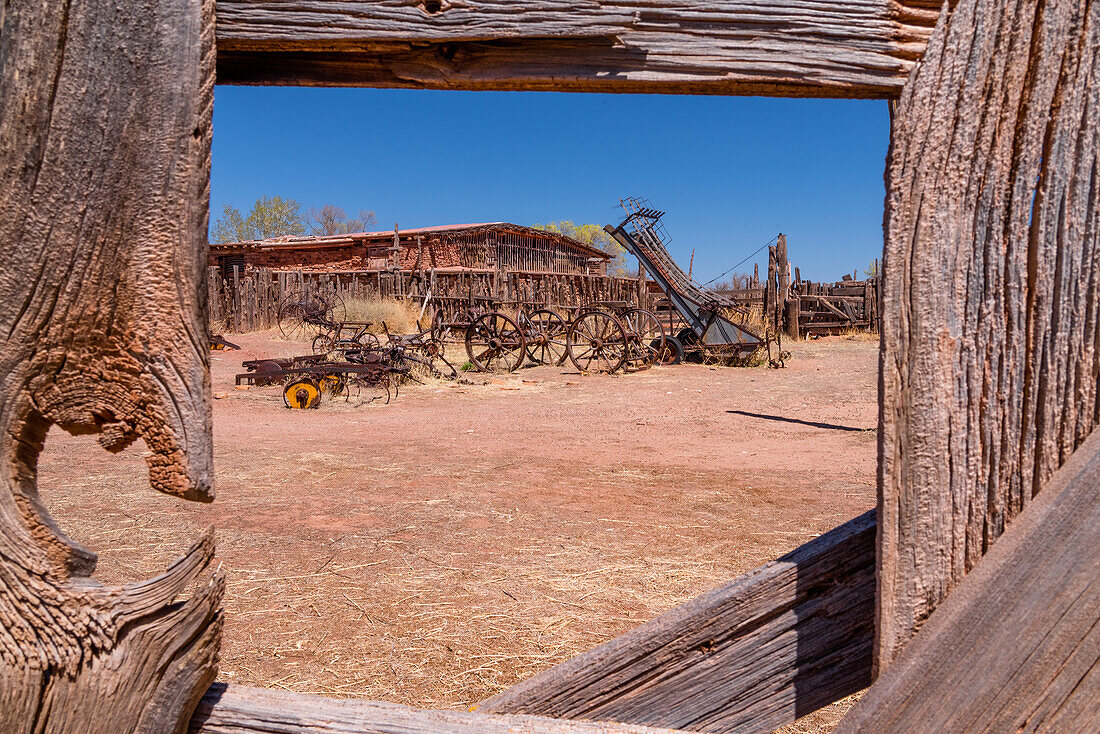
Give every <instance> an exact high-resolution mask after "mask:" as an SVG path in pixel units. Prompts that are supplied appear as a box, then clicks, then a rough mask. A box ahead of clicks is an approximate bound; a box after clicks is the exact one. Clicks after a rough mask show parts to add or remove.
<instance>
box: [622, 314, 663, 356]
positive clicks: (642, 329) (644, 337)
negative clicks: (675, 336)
mask: <svg viewBox="0 0 1100 734" xmlns="http://www.w3.org/2000/svg"><path fill="white" fill-rule="evenodd" d="M620 319H621V320H622V322H623V326H625V327H626V340H627V356H626V363H627V368H628V369H633V370H644V369H648V368H649V367H652V366H653V365H655V364H660V363H661V358H662V356H663V355H664V353H665V327H664V326H662V325H661V320H660V319H658V318H657V314H655V313H653V312H652V311H647V310H646V309H644V308H632V309H630V310H628V311H625V312H624V313H623V314H622V315H621V316H620Z"/></svg>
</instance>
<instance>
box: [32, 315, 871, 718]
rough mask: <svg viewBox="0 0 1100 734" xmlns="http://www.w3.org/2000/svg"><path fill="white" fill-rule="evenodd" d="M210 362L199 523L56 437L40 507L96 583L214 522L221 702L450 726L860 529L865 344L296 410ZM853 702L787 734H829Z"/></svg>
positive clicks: (80, 446)
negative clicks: (303, 700) (275, 692)
mask: <svg viewBox="0 0 1100 734" xmlns="http://www.w3.org/2000/svg"><path fill="white" fill-rule="evenodd" d="M235 340H236V341H238V342H239V343H241V344H242V346H243V347H244V349H243V350H242V351H240V352H215V353H213V355H212V373H213V381H214V392H215V394H216V395H219V396H223V397H221V398H220V399H216V400H215V401H214V450H215V458H216V466H217V474H216V484H217V500H216V501H215V502H214V503H213V504H211V505H196V504H190V503H185V502H182V501H178V500H175V499H173V498H169V497H163V496H159V495H156V494H154V493H153V492H152V491H151V490H149V489H148V483H147V481H146V476H145V467H144V461H143V459H142V456H143V453H142V449H140V448H138V449H134V450H130V451H127V452H125V453H123V454H121V455H119V456H111V455H109V454H107V453H105V452H104V451H103V450H101V449H100V448H99V447H98V446H97V444H96V443H95V442H94V440H93V439H91V438H88V437H80V438H74V437H71V436H68V435H66V434H63V433H60V432H57V431H56V430H55V431H54V432H51V434H50V437H49V440H48V441H47V445H46V450H45V452H44V454H43V456H42V458H41V460H40V487H41V491H42V497H43V500H44V502H45V503H46V506H47V507H48V508H50V511H51V512H52V513H53V514H54V516H55V518H56V519H57V521H58V523H59V525H60V526H61V527H62V528H63V529H64V530H65V531H66V532H68V533H69V534H70V535H71V536H72V537H73V538H74V539H76V540H78V541H80V542H83V543H84V544H86V545H87V546H88V547H90V548H91V549H92V550H94V551H96V552H97V553H98V554H99V557H100V562H99V567H98V570H97V573H96V576H97V578H99V579H100V580H102V581H103V582H105V583H111V584H114V583H119V582H124V581H132V580H136V579H139V578H144V577H147V576H151V575H154V574H155V573H157V572H158V571H160V570H161V569H162V568H163V567H164V566H166V565H167V564H168V563H169V562H170V561H171V560H172V559H174V558H175V557H177V556H178V555H179V554H180V553H181V551H182V550H183V549H185V548H186V547H187V546H188V545H189V544H190V542H191V541H192V540H193V539H194V538H195V537H196V536H197V535H198V534H199V532H200V531H201V530H202V528H204V527H206V526H208V525H213V526H214V527H215V528H216V532H217V542H218V551H217V558H218V561H220V563H221V564H222V565H223V568H224V569H225V571H226V573H227V578H228V591H227V595H226V600H225V607H226V613H227V615H226V625H225V641H224V646H223V651H222V662H221V673H220V677H221V678H222V679H223V680H227V681H231V682H237V683H246V684H250V685H257V686H267V687H280V688H286V689H290V690H294V691H302V692H311V693H320V694H325V695H330V696H354V697H363V698H370V699H378V700H387V701H395V702H399V703H406V704H411V705H416V706H422V707H434V708H460V709H461V708H466V707H468V706H470V705H472V704H474V703H476V702H477V701H479V700H481V699H484V698H485V697H487V696H489V695H491V694H493V693H496V692H498V691H500V690H502V689H504V688H506V687H508V686H510V685H512V684H514V683H516V682H517V681H520V680H522V679H524V678H526V677H528V676H530V675H532V674H533V673H535V672H537V671H540V670H543V669H545V668H548V667H550V666H552V665H554V664H555V663H558V662H561V661H563V660H565V659H567V658H569V657H571V656H572V655H575V654H577V653H579V652H582V651H584V650H585V649H587V648H590V647H592V646H593V645H596V644H599V643H601V642H604V641H606V640H608V639H610V638H612V637H614V636H616V635H618V634H620V633H622V632H624V631H626V630H627V629H630V628H631V627H633V626H635V625H637V624H639V623H641V622H643V621H645V620H647V619H650V618H652V617H654V616H656V615H658V614H660V613H661V612H664V611H666V610H668V609H669V608H671V607H673V606H675V605H677V604H679V603H681V602H683V601H686V600H688V599H690V598H691V597H693V596H696V595H698V594H700V593H702V592H704V591H706V590H708V589H710V588H712V587H713V586H716V585H717V584H719V583H722V582H725V581H727V580H729V579H730V578H733V577H734V576H736V575H738V574H741V573H743V572H745V571H748V570H750V569H752V568H754V567H756V566H759V565H760V564H762V563H764V562H766V561H768V560H771V559H773V558H775V557H777V556H779V555H781V554H783V553H785V552H787V551H789V550H791V549H792V548H795V547H796V546H798V545H800V544H801V543H803V542H805V541H806V540H809V539H810V538H812V537H813V536H815V535H818V534H820V533H822V532H824V531H826V530H828V529H830V528H832V527H834V526H836V525H838V524H840V523H842V522H844V521H846V520H849V519H851V518H852V517H855V516H856V515H858V514H860V513H862V512H864V511H865V510H867V509H869V508H871V507H873V505H874V502H875V491H874V477H875V441H876V436H875V431H874V426H875V423H876V394H877V386H876V374H877V341H876V340H871V339H868V338H866V337H832V338H828V339H822V340H818V341H813V342H803V343H796V344H795V345H794V346H793V349H792V351H793V353H794V358H793V359H792V360H791V361H790V362H789V366H788V367H787V369H784V370H769V369H764V368H752V369H746V368H711V367H706V366H701V365H682V366H678V367H668V368H660V369H653V370H650V371H648V372H643V373H638V374H631V375H623V376H614V377H609V376H603V375H595V376H581V375H579V374H577V373H576V372H571V371H570V370H567V369H563V368H550V367H540V368H532V369H524V370H521V371H520V372H518V373H515V374H513V375H511V376H508V377H504V378H494V379H489V378H485V379H484V380H483V381H484V382H485V383H486V384H478V385H454V384H448V383H432V384H427V385H421V386H410V387H407V388H403V390H402V393H401V395H400V397H398V398H397V399H396V400H395V401H394V402H393V403H391V404H390V405H386V406H365V407H364V406H359V407H357V406H354V405H347V404H337V403H330V404H326V405H324V406H322V408H321V409H319V410H316V411H304V412H297V411H293V412H292V411H289V410H287V409H285V408H284V407H283V403H282V399H281V395H280V393H279V391H278V389H277V388H253V389H250V390H236V389H234V388H233V375H234V373H236V372H238V371H240V362H241V360H242V359H252V358H256V357H261V356H268V355H272V354H289V353H293V352H295V351H296V348H295V347H294V345H288V344H286V343H285V342H280V341H277V340H275V339H274V338H273V337H272V336H271V335H265V334H252V335H244V336H239V337H236V338H235ZM845 707H846V704H843V703H842V704H838V705H834V706H833V707H830V708H829V709H826V710H824V711H823V712H819V713H817V714H814V715H811V716H810V717H807V718H806V719H804V720H803V721H801V722H799V723H798V724H796V725H794V726H793V727H790V731H792V732H793V731H799V732H811V731H824V730H827V729H829V728H830V727H831V725H832V724H833V723H835V721H836V720H837V718H838V717H839V715H840V714H841V713H842V712H843V710H844V708H845Z"/></svg>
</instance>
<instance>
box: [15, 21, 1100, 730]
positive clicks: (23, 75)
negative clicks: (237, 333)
mask: <svg viewBox="0 0 1100 734" xmlns="http://www.w3.org/2000/svg"><path fill="white" fill-rule="evenodd" d="M939 7H940V3H938V2H934V1H933V0H823V1H822V2H815V3H807V2H804V1H803V0H777V1H776V2H763V1H758V0H729V1H728V2H718V3H715V2H701V1H697V0H682V1H676V2H673V1H672V0H668V1H667V2H666V1H665V0H657V1H656V2H654V1H652V0H646V1H645V2H639V1H634V0H617V1H615V2H588V1H586V0H539V1H537V2H529V3H497V2H488V1H486V2H479V1H473V0H471V1H470V2H461V3H460V2H452V1H451V0H424V1H423V2H419V3H414V2H389V1H388V0H387V1H385V2H366V1H363V0H360V1H358V2H356V1H354V0H353V1H351V2H325V1H324V0H315V1H312V2H310V1H308V0H304V1H303V2H300V3H284V2H278V1H277V0H221V2H219V3H218V7H217V24H216V25H215V20H214V17H215V13H214V10H215V8H214V3H213V2H212V0H205V1H204V0H132V1H131V2H118V1H116V0H111V2H107V1H106V0H88V1H87V2H80V3H69V2H45V1H41V2H33V1H29V2H17V3H7V4H5V5H4V6H3V10H2V11H0V34H2V36H0V71H2V73H0V109H3V110H4V111H5V114H4V115H3V116H0V180H2V182H3V186H2V187H0V242H3V247H4V253H5V255H6V258H5V266H6V267H5V274H4V276H3V277H2V278H0V295H2V298H0V323H2V326H3V334H4V342H3V348H2V349H0V361H2V368H3V369H2V371H0V374H2V376H3V381H2V388H0V389H2V390H3V400H2V401H0V422H2V427H3V429H4V430H3V434H2V435H3V439H2V440H0V451H2V452H3V457H4V458H3V461H2V462H0V476H2V481H3V485H4V489H3V492H0V553H2V556H0V559H2V560H0V621H2V624H0V692H2V693H0V698H2V700H3V703H4V705H3V707H2V708H0V728H3V729H4V730H5V731H15V732H22V731H28V732H29V731H44V732H54V731H58V732H60V731H89V732H91V731H102V732H126V731H150V732H153V731H155V732H161V731H184V730H186V729H187V728H188V727H190V728H191V730H192V731H209V732H214V731H217V732H227V731H244V730H247V731H253V732H255V731H282V732H286V731H300V730H301V731H304V730H306V729H310V730H313V731H317V730H326V729H327V730H329V731H378V730H385V731H393V730H398V729H399V730H401V731H440V730H447V731H504V730H512V731H514V730H517V729H518V730H527V731H546V732H566V731H631V730H632V729H631V727H630V724H633V723H644V724H653V725H672V726H681V727H685V728H692V729H699V730H723V731H730V730H737V731H765V730H767V729H769V728H773V727H775V726H778V725H780V724H783V723H785V722H788V721H791V720H793V719H794V718H796V717H797V716H799V715H802V714H805V713H808V712H809V711H810V710H812V709H813V708H815V707H817V706H820V705H823V704H825V703H827V702H828V701H829V700H832V699H833V698H835V697H836V696H839V695H843V694H844V693H845V692H846V691H851V690H854V689H855V688H856V687H858V686H862V685H864V684H866V682H867V681H868V680H870V679H871V677H872V675H873V674H874V675H877V676H878V678H877V681H876V682H875V683H874V684H873V685H872V686H871V688H870V690H869V691H868V692H867V694H866V695H865V696H864V697H863V698H862V700H861V701H860V702H859V704H858V705H857V706H856V707H855V708H854V709H853V710H852V712H851V713H850V714H849V715H848V717H847V718H846V720H845V722H844V723H843V724H842V725H841V729H842V731H846V732H850V731H912V730H914V729H918V728H919V729H923V730H929V731H945V730H951V731H983V730H988V729H998V730H1012V731H1024V730H1049V731H1084V730H1092V729H1095V728H1096V725H1097V718H1098V716H1100V714H1098V708H1100V707H1098V705H1097V701H1098V698H1100V675H1098V663H1097V661H1098V660H1100V635H1097V634H1096V632H1095V630H1096V629H1097V628H1098V625H1097V622H1098V619H1097V617H1098V614H1100V612H1098V610H1100V583H1098V581H1097V579H1098V574H1097V572H1096V570H1097V564H1098V553H1100V551H1098V549H1100V544H1098V543H1097V540H1100V538H1097V537H1096V536H1097V534H1098V529H1100V499H1098V495H1097V493H1096V491H1095V487H1096V482H1097V481H1098V478H1100V475H1098V472H1100V469H1098V468H1097V467H1098V464H1097V462H1098V461H1100V445H1098V443H1097V441H1098V440H1100V439H1098V438H1095V437H1090V433H1091V432H1092V429H1093V427H1094V426H1095V423H1096V420H1097V412H1098V411H1097V408H1096V406H1097V404H1098V395H1097V389H1096V388H1097V375H1098V374H1100V365H1098V359H1100V352H1098V350H1097V349H1096V346H1095V345H1096V344H1097V343H1100V318H1098V313H1100V311H1098V307H1100V298H1098V290H1100V268H1097V267H1096V266H1095V263H1096V259H1097V254H1098V252H1097V249H1098V248H1097V245H1098V221H1100V214H1098V212H1100V186H1097V185H1096V171H1097V170H1100V161H1098V157H1100V156H1098V152H1097V151H1098V143H1100V140H1098V138H1100V127H1098V125H1097V114H1100V113H1098V111H1100V79H1098V78H1097V77H1098V76H1100V55H1098V50H1100V3H1094V2H1091V0H1046V1H1045V2H1039V1H1038V0H956V1H955V2H950V3H944V4H943V11H942V13H941V12H940V11H939V10H938V8H939ZM215 66H216V68H217V74H218V78H219V81H221V82H223V83H249V84H332V85H374V86H387V87H394V86H399V87H431V88H439V89H544V90H557V91H615V92H662V93H707V94H773V95H789V96H828V97H871V98H880V99H889V100H891V105H892V106H891V109H892V110H893V112H894V119H893V132H892V144H891V150H890V155H889V160H888V167H887V177H886V184H887V200H886V201H887V209H886V222H885V260H884V282H883V289H882V304H881V305H882V314H883V315H882V334H883V337H882V343H883V354H882V376H881V386H882V388H881V406H882V409H881V416H880V422H879V432H880V458H879V463H880V468H879V476H880V480H879V482H880V486H879V498H880V499H879V505H878V508H877V511H876V517H875V522H874V523H873V526H874V529H873V530H872V529H871V524H870V518H865V519H863V520H856V521H853V523H855V524H849V525H846V526H843V527H842V528H839V529H838V530H836V531H833V533H830V534H828V535H826V536H824V537H823V538H821V539H819V540H818V541H814V542H813V543H811V544H809V545H808V546H806V547H804V548H802V549H800V550H799V551H796V552H795V553H794V554H792V555H791V556H788V557H786V558H784V559H780V560H779V561H776V562H774V563H773V564H769V565H768V566H765V567H763V568H761V569H759V570H757V571H754V572H752V573H750V574H748V575H746V576H745V577H742V578H741V579H738V580H736V581H734V582H732V584H731V585H730V586H727V587H722V588H721V589H717V590H715V591H713V592H711V593H709V594H707V595H704V597H701V598H700V599H698V600H696V601H695V602H692V603H690V604H689V605H688V606H687V607H685V608H683V609H681V610H678V611H676V612H674V613H672V614H671V616H666V617H662V618H661V619H660V620H656V621H655V622H653V623H651V624H650V625H646V626H644V627H643V628H640V629H639V630H637V631H635V633H632V634H631V635H628V636H627V637H626V638H622V639H620V640H617V641H613V642H612V643H609V645H610V647H608V646H605V647H603V648H600V649H598V650H597V651H594V652H593V653H592V654H589V655H588V656H582V659H580V660H579V661H574V662H572V663H566V664H565V665H564V666H562V667H560V668H558V669H556V670H555V671H551V672H550V673H548V674H546V675H545V676H540V677H539V678H538V679H537V680H534V681H532V682H529V683H528V684H527V685H526V688H524V687H522V686H521V689H518V690H517V691H514V692H512V693H511V694H505V695H503V696H502V697H498V698H497V699H495V700H494V701H491V702H487V703H486V704H485V707H484V708H485V710H486V711H493V712H515V711H526V712H534V711H541V712H546V713H550V714H551V715H553V716H574V715H577V716H597V717H607V718H610V719H613V720H615V721H617V722H625V723H618V724H606V725H594V724H590V723H585V722H580V721H571V720H567V719H554V718H538V719H523V718H515V717H514V715H513V714H511V713H507V714H496V713H482V712H475V713H447V712H423V711H416V710H412V709H407V708H404V707H394V706H386V705H380V704H362V703H360V704H353V703H345V702H338V701H329V700H327V699H321V698H315V697H308V696H296V695H288V694H285V693H278V692H266V691H260V690H257V689H240V688H236V687H233V686H225V685H222V684H217V683H215V684H213V685H211V684H212V681H213V680H214V678H215V675H216V669H217V668H216V665H217V655H218V648H219V644H220V634H221V620H222V614H223V613H222V611H221V598H222V596H223V595H224V593H225V583H224V577H223V575H222V574H221V573H220V572H218V571H211V570H210V563H211V561H212V559H213V556H214V543H213V540H212V536H211V535H210V534H207V535H206V536H204V537H203V538H201V539H199V540H198V541H197V542H196V544H195V545H194V547H193V548H192V549H191V550H190V551H189V552H188V553H187V554H186V555H185V556H184V558H182V559H181V560H180V561H178V562H177V563H176V564H174V565H173V566H171V567H170V568H169V569H167V570H166V572H165V574H163V575H162V576H159V577H157V578H155V579H150V580H148V581H145V582H141V583H137V584H132V585H129V586H125V587H119V588H106V587H100V586H97V585H96V584H95V583H94V582H92V581H91V579H90V575H91V573H92V570H93V568H94V555H93V554H91V553H90V551H87V550H86V549H84V548H82V547H80V546H79V545H77V544H75V543H73V542H72V541H71V540H69V539H68V538H67V537H65V536H64V534H63V533H61V531H60V530H58V528H57V527H56V526H55V525H54V523H53V522H52V521H51V520H50V518H49V516H48V513H47V512H46V510H45V509H44V508H43V507H42V505H41V504H40V502H39V500H38V494H37V489H36V467H37V457H38V455H39V452H40V451H41V448H42V444H43V441H44V439H45V435H46V432H47V430H48V429H49V427H50V426H52V425H57V426H60V427H61V428H63V429H65V430H68V431H71V432H74V433H97V434H98V435H99V437H100V442H101V444H102V445H103V446H104V447H105V448H106V449H108V450H111V451H118V450H121V449H123V448H125V447H126V446H128V445H130V444H131V443H133V442H134V441H136V440H137V439H139V438H140V439H142V440H143V441H144V442H145V444H146V445H147V446H148V447H149V449H150V452H151V455H150V458H149V478H150V485H151V487H152V488H153V489H155V490H158V491H161V492H165V493H168V494H172V495H176V496H178V497H180V498H182V499H185V500H196V501H211V500H213V488H212V479H211V478H212V476H213V471H212V453H213V452H212V442H211V434H210V424H209V416H210V383H209V376H208V370H207V359H208V356H207V354H206V339H205V326H206V325H205V317H206V293H205V290H204V288H205V286H204V276H205V272H204V269H205V267H206V247H205V231H206V224H207V217H208V190H209V165H210V140H211V135H212V129H211V110H212V102H213V96H212V88H213V82H214V74H215ZM871 532H874V534H875V547H876V555H875V566H874V584H873V585H872V584H871V583H870V581H869V576H868V571H867V563H868V561H869V553H868V545H867V544H868V542H869V541H868V538H869V534H870V533H871ZM838 548H839V549H840V550H838ZM845 549H847V550H845ZM181 595H186V596H185V598H183V599H182V600H177V597H180V596H181ZM941 604H942V607H941ZM853 645H855V646H856V647H855V649H853V647H852V646H853ZM868 645H869V646H870V647H871V650H872V651H871V654H869V655H868V654H866V652H865V651H866V649H867V646H868ZM611 659H615V660H618V661H620V662H621V663H622V664H621V665H616V666H613V667H611V668H609V667H606V665H605V663H604V662H603V661H607V660H611ZM601 665H602V666H604V667H600V666H601ZM200 701H201V704H200ZM196 707H197V708H196ZM192 714H194V718H192ZM311 727H312V728H311Z"/></svg>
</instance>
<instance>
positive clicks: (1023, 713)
mask: <svg viewBox="0 0 1100 734" xmlns="http://www.w3.org/2000/svg"><path fill="white" fill-rule="evenodd" d="M1098 488H1100V433H1097V432H1093V434H1092V436H1091V437H1090V438H1088V439H1087V440H1086V441H1085V442H1084V443H1083V444H1081V447H1080V448H1078V449H1077V451H1076V452H1075V453H1074V454H1073V456H1072V457H1071V458H1070V459H1069V461H1067V462H1066V464H1065V465H1064V466H1063V467H1062V468H1061V469H1060V470H1058V471H1057V472H1056V473H1055V474H1054V476H1053V477H1051V479H1050V480H1049V481H1048V482H1047V483H1046V484H1045V485H1044V487H1043V491H1042V492H1041V493H1040V494H1039V495H1038V496H1037V497H1036V498H1035V499H1034V500H1033V501H1032V502H1030V503H1029V504H1028V506H1027V507H1026V508H1025V509H1024V511H1023V512H1022V513H1021V514H1020V516H1019V517H1018V518H1017V519H1016V520H1015V521H1014V522H1013V523H1012V525H1010V526H1009V527H1008V529H1007V530H1006V531H1005V533H1004V535H1003V536H1002V537H1001V538H1000V539H999V540H998V541H997V544H996V545H994V546H993V548H992V549H991V550H990V551H989V553H988V554H987V555H986V557H985V558H983V559H982V562H981V563H979V564H978V565H977V567H975V568H974V570H973V571H971V572H970V574H969V575H968V576H967V577H966V578H965V579H963V580H962V581H961V582H960V583H959V585H958V587H957V588H956V589H955V590H954V591H953V592H952V593H951V595H950V596H949V597H947V600H946V601H945V602H944V603H943V605H942V606H940V607H939V608H938V609H937V610H936V611H935V612H934V613H933V614H932V616H931V617H929V619H928V621H927V623H926V624H925V625H924V628H923V629H922V630H921V631H920V632H919V633H918V634H917V636H916V637H914V638H913V639H912V641H910V643H909V645H908V646H907V647H906V648H905V649H904V650H903V652H902V653H901V655H900V656H899V657H898V658H897V660H896V661H894V662H893V663H892V664H891V665H890V667H889V668H887V669H886V671H885V673H883V675H882V676H881V677H880V678H879V679H878V681H876V682H875V684H874V686H872V687H871V689H870V690H869V691H868V692H867V694H866V695H865V696H864V697H863V698H862V699H861V700H860V702H859V703H858V704H857V706H856V707H855V708H854V709H853V710H852V711H851V712H850V714H849V715H848V716H847V717H846V718H845V720H844V722H843V723H842V725H841V727H840V729H839V730H838V732H876V734H877V733H878V732H911V731H945V732H946V731H950V732H957V733H961V732H1001V731H1003V732H1009V731H1010V732H1035V731H1049V732H1086V731H1100V502H1097V499H1096V496H1097V495H1096V493H1097V489H1098Z"/></svg>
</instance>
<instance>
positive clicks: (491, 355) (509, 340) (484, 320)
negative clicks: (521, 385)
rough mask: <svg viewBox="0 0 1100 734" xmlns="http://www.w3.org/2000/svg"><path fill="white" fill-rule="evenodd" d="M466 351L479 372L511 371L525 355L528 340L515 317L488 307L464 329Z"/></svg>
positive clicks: (519, 363)
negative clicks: (485, 311)
mask: <svg viewBox="0 0 1100 734" xmlns="http://www.w3.org/2000/svg"><path fill="white" fill-rule="evenodd" d="M466 354H467V356H469V358H470V362H472V363H473V365H474V367H476V368H477V369H478V370H479V371H481V372H513V371H515V370H516V369H517V368H518V367H519V366H520V365H521V364H523V360H524V357H526V356H527V340H526V338H525V337H524V335H523V330H522V329H521V328H520V326H519V324H517V323H516V321H515V319H513V318H511V317H510V316H506V315H504V314H502V313H500V312H499V311H491V312H489V313H486V314H482V315H481V316H478V317H477V318H476V319H474V320H473V323H471V324H470V327H469V328H468V329H466Z"/></svg>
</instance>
